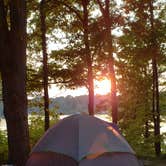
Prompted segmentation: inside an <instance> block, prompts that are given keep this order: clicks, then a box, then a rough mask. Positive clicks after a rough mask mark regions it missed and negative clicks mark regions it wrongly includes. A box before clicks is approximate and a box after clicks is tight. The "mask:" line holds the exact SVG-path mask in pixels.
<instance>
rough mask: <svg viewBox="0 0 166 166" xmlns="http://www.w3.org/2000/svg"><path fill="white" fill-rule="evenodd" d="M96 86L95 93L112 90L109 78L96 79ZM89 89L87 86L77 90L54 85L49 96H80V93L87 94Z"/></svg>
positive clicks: (106, 92) (104, 92)
mask: <svg viewBox="0 0 166 166" xmlns="http://www.w3.org/2000/svg"><path fill="white" fill-rule="evenodd" d="M94 87H95V94H99V95H105V94H108V93H109V92H110V89H111V84H110V81H109V80H108V79H106V78H105V79H103V80H101V81H97V80H95V81H94ZM87 94H88V90H87V88H85V87H82V88H77V89H75V90H70V89H59V88H58V87H57V86H56V85H52V87H51V88H50V89H49V97H59V96H67V95H71V96H80V95H87Z"/></svg>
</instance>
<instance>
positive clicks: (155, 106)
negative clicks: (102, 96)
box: [149, 1, 161, 156]
mask: <svg viewBox="0 0 166 166" xmlns="http://www.w3.org/2000/svg"><path fill="white" fill-rule="evenodd" d="M149 8H150V24H151V32H152V33H151V35H152V40H151V52H152V54H151V55H152V71H153V102H152V103H153V104H152V109H153V110H152V112H153V121H154V136H155V143H154V146H155V152H156V155H157V156H159V155H160V154H161V141H160V108H159V85H158V67H157V55H158V49H157V42H156V36H155V33H154V14H153V12H154V7H153V1H150V2H149Z"/></svg>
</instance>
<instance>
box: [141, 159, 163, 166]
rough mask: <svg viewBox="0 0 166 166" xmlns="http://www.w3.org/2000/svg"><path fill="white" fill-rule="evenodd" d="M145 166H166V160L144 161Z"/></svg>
mask: <svg viewBox="0 0 166 166" xmlns="http://www.w3.org/2000/svg"><path fill="white" fill-rule="evenodd" d="M143 163H144V166H166V159H163V160H153V161H150V160H144V161H143Z"/></svg>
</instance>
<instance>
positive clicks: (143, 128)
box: [0, 0, 166, 165]
mask: <svg viewBox="0 0 166 166" xmlns="http://www.w3.org/2000/svg"><path fill="white" fill-rule="evenodd" d="M26 31H27V33H26ZM165 32H166V4H165V2H164V1H161V0H138V1H130V0H122V1H121V3H120V2H119V1H110V0H103V1H102V0H93V1H90V0H78V1H76V0H74V1H71V0H57V1H54V0H49V1H46V0H41V1H38V0H34V1H30V0H27V1H25V0H21V1H19V0H15V1H5V0H0V36H1V39H0V52H1V54H0V72H1V80H2V97H3V104H4V116H5V118H6V121H7V131H8V147H9V160H10V161H11V162H12V163H15V164H16V165H24V163H25V161H26V159H27V156H28V153H29V150H30V146H29V145H30V144H29V134H28V133H29V131H28V120H27V94H28V95H30V96H34V97H35V96H36V95H42V96H43V98H44V101H43V108H44V113H45V122H44V128H45V130H47V129H48V128H49V122H50V118H49V94H48V86H51V85H52V84H56V85H57V86H59V87H60V88H63V87H66V88H72V89H73V88H77V87H81V86H84V87H86V88H87V89H88V92H89V94H88V105H87V106H88V112H89V114H90V115H94V80H95V79H98V80H100V79H102V78H103V77H106V78H108V79H109V80H110V82H111V89H110V95H109V99H108V100H107V102H106V104H108V106H109V108H108V110H110V113H111V116H112V120H113V122H114V123H118V124H119V126H120V127H121V129H122V132H123V133H124V135H125V136H126V138H127V139H128V141H129V142H130V143H131V144H132V145H133V146H134V147H135V148H136V149H137V151H138V152H141V151H143V152H145V153H146V154H152V155H154V154H156V155H157V156H160V154H161V152H162V149H163V148H162V147H163V145H162V143H163V137H164V135H161V133H160V122H161V120H162V119H164V118H165V117H164V114H165V112H164V111H165V109H166V108H165V102H164V100H165V96H166V95H165V93H166V89H165V85H166V84H165V75H166V74H165V73H166V45H165V43H166V33H165ZM103 88H104V87H103ZM15 131H17V132H15ZM136 138H137V139H136ZM152 142H153V144H152ZM20 158H21V159H22V160H20Z"/></svg>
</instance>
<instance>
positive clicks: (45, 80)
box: [40, 0, 50, 131]
mask: <svg viewBox="0 0 166 166" xmlns="http://www.w3.org/2000/svg"><path fill="white" fill-rule="evenodd" d="M40 18H41V33H42V34H41V38H42V52H43V87H44V113H45V131H46V130H47V129H48V128H49V126H50V124H49V123H50V122H49V95H48V64H47V63H48V56H47V44H46V22H45V18H46V16H45V0H42V1H41V2H40Z"/></svg>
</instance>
